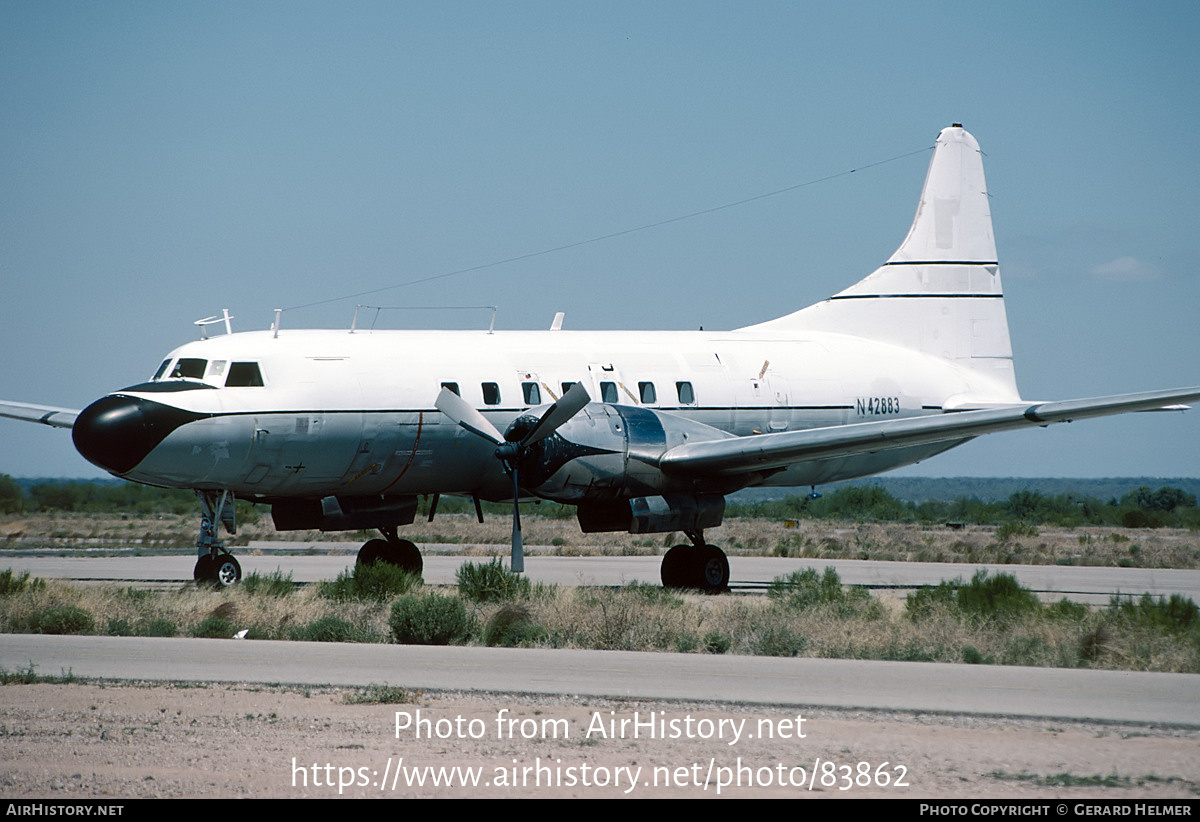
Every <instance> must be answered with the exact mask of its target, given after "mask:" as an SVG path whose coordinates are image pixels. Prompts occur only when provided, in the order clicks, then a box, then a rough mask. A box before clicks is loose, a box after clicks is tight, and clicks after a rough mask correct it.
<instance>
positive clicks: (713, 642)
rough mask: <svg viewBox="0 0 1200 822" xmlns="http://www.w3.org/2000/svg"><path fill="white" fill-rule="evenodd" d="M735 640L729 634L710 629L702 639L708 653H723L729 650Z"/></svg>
mask: <svg viewBox="0 0 1200 822" xmlns="http://www.w3.org/2000/svg"><path fill="white" fill-rule="evenodd" d="M732 644H733V641H732V640H731V639H730V638H729V635H728V634H723V633H721V632H720V631H709V632H708V633H707V634H705V635H704V639H702V640H701V646H702V648H703V650H704V653H706V654H723V653H726V652H728V651H729V647H730V646H731V645H732Z"/></svg>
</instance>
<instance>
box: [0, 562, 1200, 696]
mask: <svg viewBox="0 0 1200 822" xmlns="http://www.w3.org/2000/svg"><path fill="white" fill-rule="evenodd" d="M868 602H869V603H871V604H869V605H868V606H867V607H860V606H854V607H849V608H848V607H847V606H845V605H842V606H838V605H836V604H831V603H823V604H819V605H816V606H812V607H806V608H800V609H797V608H789V607H787V606H786V605H785V604H782V603H781V602H777V601H773V600H770V599H767V598H765V597H764V598H746V597H711V596H701V595H696V594H675V593H670V592H666V591H663V590H662V589H661V588H657V587H652V586H638V585H635V586H630V587H628V588H623V589H591V588H566V587H555V586H550V587H544V588H540V589H539V590H537V591H535V592H534V595H533V596H531V597H530V598H529V599H527V600H524V601H523V602H522V606H523V608H524V609H525V610H527V612H528V617H529V621H530V622H531V623H532V624H533V625H535V626H537V628H538V629H539V630H538V631H536V632H535V633H532V634H529V635H527V636H526V637H525V638H524V639H523V640H522V644H526V645H535V646H539V647H555V648H596V649H611V650H633V651H674V652H685V653H700V652H705V651H706V650H708V651H712V650H714V649H715V650H718V651H721V652H724V651H727V652H729V653H734V654H767V655H781V656H792V655H799V656H807V657H828V658H857V659H894V660H911V661H938V662H981V663H992V664H1009V665H1035V666H1057V667H1096V668H1109V669H1123V670H1148V671H1179V672H1191V673H1200V630H1195V629H1193V630H1191V631H1182V632H1167V631H1163V630H1158V629H1154V628H1150V627H1145V626H1139V625H1133V624H1126V623H1125V622H1123V621H1122V620H1120V619H1117V618H1114V616H1113V613H1112V612H1111V610H1110V609H1105V608H1092V609H1089V610H1087V611H1086V613H1084V614H1082V615H1080V616H1079V617H1078V618H1065V617H1055V616H1053V615H1051V614H1049V613H1048V612H1047V611H1046V610H1044V609H1043V610H1042V611H1039V612H1038V613H1035V614H1030V615H1025V616H1022V617H1019V618H1013V619H1010V620H1007V621H1004V622H999V621H994V620H987V619H984V620H979V619H975V620H972V619H969V618H964V617H963V615H962V614H961V613H956V612H955V611H954V610H953V609H952V608H948V607H942V606H935V607H934V608H932V609H931V610H930V612H929V614H928V615H927V616H925V617H924V618H922V619H920V620H919V621H915V620H913V619H912V618H910V617H909V616H908V614H907V612H906V609H905V607H904V603H903V601H902V600H899V599H896V598H894V597H885V598H883V599H872V600H869V601H868ZM64 605H69V606H75V607H78V608H82V609H84V610H86V611H87V612H89V613H90V614H92V616H93V617H94V620H95V623H94V624H95V627H94V629H93V631H94V632H95V633H108V632H112V626H114V625H118V626H125V630H123V631H117V632H118V633H135V634H136V633H145V630H139V629H138V626H147V625H150V624H152V623H153V621H154V620H165V621H169V622H170V623H171V624H173V625H174V626H175V627H176V633H177V635H179V636H189V635H191V634H193V633H194V632H195V631H196V630H197V628H198V626H200V625H201V624H202V623H203V622H204V621H205V620H206V619H209V618H210V617H220V618H221V619H224V620H227V621H228V622H229V624H230V626H231V628H232V629H233V631H241V630H247V631H248V632H249V634H248V635H249V637H250V638H262V639H287V638H289V637H290V636H291V635H292V631H293V630H294V629H297V628H299V627H301V626H304V625H307V624H309V623H312V622H314V621H316V620H319V619H322V618H329V617H335V618H337V619H340V620H344V621H345V622H346V623H348V624H350V625H352V626H353V627H354V628H355V629H356V630H357V631H358V632H360V633H361V634H362V635H363V636H369V637H375V638H377V639H378V640H380V641H384V640H385V638H386V637H388V636H389V628H388V614H389V608H390V603H386V602H385V603H366V602H354V601H351V602H334V601H331V600H327V599H322V598H321V597H320V596H319V595H318V592H317V590H316V586H310V587H308V588H306V589H304V590H299V591H296V592H295V593H293V594H291V595H288V596H270V595H265V594H251V593H248V592H247V591H245V590H241V589H238V588H234V589H228V590H222V591H214V590H210V589H204V588H198V587H196V586H192V585H186V586H181V588H180V589H179V590H177V591H174V592H165V593H164V592H151V591H145V590H137V589H129V588H121V587H117V586H75V585H71V584H67V583H63V582H53V581H52V582H48V583H47V584H46V586H45V587H43V588H40V589H38V590H25V591H22V592H20V593H16V594H11V595H8V596H4V597H0V631H5V632H8V631H14V630H20V629H21V627H22V626H23V625H24V624H26V623H27V621H28V620H29V619H30V618H31V617H32V616H34V615H35V614H38V613H43V612H45V611H47V610H48V609H51V608H54V607H57V606H64ZM860 605H861V604H860ZM503 607H505V604H504V603H493V604H488V605H475V604H468V608H469V609H470V610H471V611H472V612H473V613H474V615H475V616H476V617H477V618H478V623H479V624H480V625H481V626H482V625H485V624H486V623H487V622H488V620H489V618H490V617H491V616H493V615H494V614H495V613H496V612H497V611H498V610H500V609H501V608H503ZM158 624H161V623H158ZM231 633H232V632H231ZM477 641H482V640H477Z"/></svg>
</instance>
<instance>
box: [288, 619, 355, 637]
mask: <svg viewBox="0 0 1200 822" xmlns="http://www.w3.org/2000/svg"><path fill="white" fill-rule="evenodd" d="M290 636H291V638H292V639H293V640H295V641H297V642H374V641H375V639H376V638H375V636H374V635H372V634H371V633H370V632H367V631H362V630H359V629H358V628H356V627H355V626H354V625H352V624H351V623H350V622H348V621H346V620H344V619H340V618H338V617H335V616H325V617H321V618H320V619H314V620H313V621H312V622H308V623H306V624H304V625H299V626H296V627H295V628H292V630H291V634H290Z"/></svg>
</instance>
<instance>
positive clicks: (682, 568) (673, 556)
mask: <svg viewBox="0 0 1200 822" xmlns="http://www.w3.org/2000/svg"><path fill="white" fill-rule="evenodd" d="M694 550H695V549H694V548H692V546H690V545H676V546H675V547H673V548H672V549H671V550H669V551H667V553H665V554H663V559H662V571H661V573H662V584H663V587H664V588H693V587H695V586H694V585H693V584H692V583H691V581H690V580H689V576H690V575H689V573H688V569H689V567H690V565H691V563H690V561H689V560H690V559H691V557H690V554H691V553H692V551H694Z"/></svg>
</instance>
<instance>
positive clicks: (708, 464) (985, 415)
mask: <svg viewBox="0 0 1200 822" xmlns="http://www.w3.org/2000/svg"><path fill="white" fill-rule="evenodd" d="M1195 400H1200V386H1193V387H1191V388H1177V389H1169V390H1165V391H1146V392H1142V393H1139V394H1119V395H1115V396H1110V397H1094V398H1091V399H1081V400H1065V401H1062V402H1042V403H1028V404H1024V403H1023V404H1021V405H1017V406H1010V407H1007V408H992V409H984V410H979V411H961V412H953V413H943V414H936V415H932V416H924V417H909V418H907V419H899V420H895V419H894V420H886V421H882V422H864V423H858V424H854V425H841V426H834V427H831V428H812V429H809V430H807V431H786V432H782V433H779V434H758V435H755V436H750V437H737V438H734V439H722V440H710V441H707V442H691V443H686V444H684V445H679V446H676V447H675V448H672V449H670V450H668V451H666V452H665V453H664V454H663V455H662V457H661V458H660V459H659V466H660V467H661V468H662V470H664V471H669V472H672V473H688V474H694V475H700V476H714V475H733V474H746V473H755V472H759V471H770V470H774V469H780V468H784V467H786V466H788V465H791V464H794V463H798V462H807V461H811V460H824V459H835V458H839V457H848V456H853V455H856V454H867V453H872V452H875V451H885V450H889V449H892V448H905V447H908V446H916V445H929V444H932V443H939V442H953V441H956V440H967V439H971V438H973V437H978V436H980V435H982V434H993V433H996V432H998V431H1014V430H1017V429H1019V428H1028V427H1031V426H1035V425H1036V426H1043V427H1044V426H1047V425H1051V424H1053V423H1056V422H1071V421H1073V420H1083V419H1091V418H1092V417H1105V416H1109V415H1112V414H1125V413H1128V412H1131V411H1155V410H1159V409H1162V408H1165V407H1170V406H1173V405H1176V404H1178V403H1181V402H1190V401H1195Z"/></svg>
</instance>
